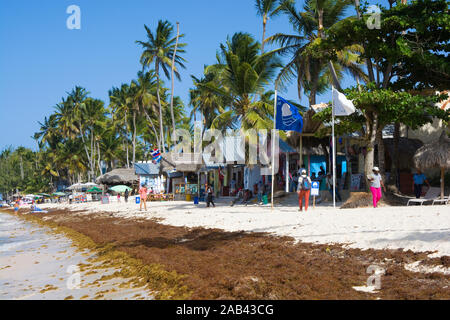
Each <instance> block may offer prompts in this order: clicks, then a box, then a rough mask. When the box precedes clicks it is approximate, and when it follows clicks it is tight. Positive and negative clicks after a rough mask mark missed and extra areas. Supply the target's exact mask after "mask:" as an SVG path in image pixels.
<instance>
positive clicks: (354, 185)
mask: <svg viewBox="0 0 450 320" xmlns="http://www.w3.org/2000/svg"><path fill="white" fill-rule="evenodd" d="M361 179H362V174H360V173H358V174H352V175H351V180H350V190H351V191H358V190H359V188H360V185H361Z"/></svg>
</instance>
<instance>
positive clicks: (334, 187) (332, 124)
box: [331, 86, 336, 208]
mask: <svg viewBox="0 0 450 320" xmlns="http://www.w3.org/2000/svg"><path fill="white" fill-rule="evenodd" d="M331 90H332V91H331V96H332V98H331V118H332V120H331V131H332V133H331V145H332V150H331V151H332V152H333V208H336V144H335V137H334V99H333V92H334V86H331Z"/></svg>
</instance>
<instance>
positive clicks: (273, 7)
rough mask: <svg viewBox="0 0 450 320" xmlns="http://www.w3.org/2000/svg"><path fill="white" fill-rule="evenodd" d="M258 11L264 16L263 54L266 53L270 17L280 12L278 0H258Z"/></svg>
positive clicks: (256, 4)
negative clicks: (265, 46) (267, 28)
mask: <svg viewBox="0 0 450 320" xmlns="http://www.w3.org/2000/svg"><path fill="white" fill-rule="evenodd" d="M255 7H256V13H257V14H258V15H259V16H260V17H262V20H263V35H262V42H261V54H263V53H264V42H265V40H266V26H267V21H268V20H269V18H271V17H274V16H276V15H277V14H278V13H279V12H280V7H279V6H278V0H256V1H255Z"/></svg>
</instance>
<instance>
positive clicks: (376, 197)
mask: <svg viewBox="0 0 450 320" xmlns="http://www.w3.org/2000/svg"><path fill="white" fill-rule="evenodd" d="M320 168H321V171H320V172H319V179H320V177H321V176H324V175H325V172H324V170H323V167H320ZM322 171H323V172H322ZM314 178H315V177H309V176H308V175H307V174H306V169H301V173H300V176H299V178H298V183H297V193H298V205H299V211H300V212H301V211H303V203H304V205H305V211H307V210H308V204H309V196H310V192H311V185H312V181H314V180H315V179H314ZM367 179H368V181H369V183H370V191H371V193H372V201H373V207H374V208H377V206H378V203H379V201H380V200H381V197H382V193H381V188H383V190H384V192H386V187H385V185H384V183H383V178H382V176H381V174H380V169H379V168H378V167H374V168H373V169H372V173H371V174H370V175H368V176H367ZM414 181H415V182H414V190H415V192H416V196H417V195H418V194H420V192H421V188H422V184H423V182H424V181H426V178H425V176H423V174H421V173H420V171H419V175H417V174H416V175H414ZM333 182H334V181H333V176H332V175H331V174H330V173H329V174H327V175H326V185H327V189H328V191H329V192H330V193H331V195H332V196H333V194H335V195H336V198H337V200H338V201H342V198H341V195H340V194H339V191H338V188H335V190H334V191H333V186H334V183H333ZM416 182H417V184H416ZM426 182H427V183H428V181H426ZM419 190H420V191H419ZM417 197H419V196H417Z"/></svg>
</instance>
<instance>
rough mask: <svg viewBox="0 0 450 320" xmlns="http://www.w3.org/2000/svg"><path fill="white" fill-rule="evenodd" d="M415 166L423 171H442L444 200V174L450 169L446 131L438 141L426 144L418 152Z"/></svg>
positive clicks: (449, 149) (449, 146)
mask: <svg viewBox="0 0 450 320" xmlns="http://www.w3.org/2000/svg"><path fill="white" fill-rule="evenodd" d="M414 164H415V166H416V168H418V169H421V170H423V169H427V168H440V169H441V198H444V185H445V184H444V173H445V170H446V169H450V139H449V137H448V135H447V133H446V132H445V130H444V131H443V132H442V134H441V137H440V138H439V140H438V141H436V142H434V143H430V144H426V145H424V146H423V147H421V148H420V149H419V150H417V152H416V154H415V155H414Z"/></svg>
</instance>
